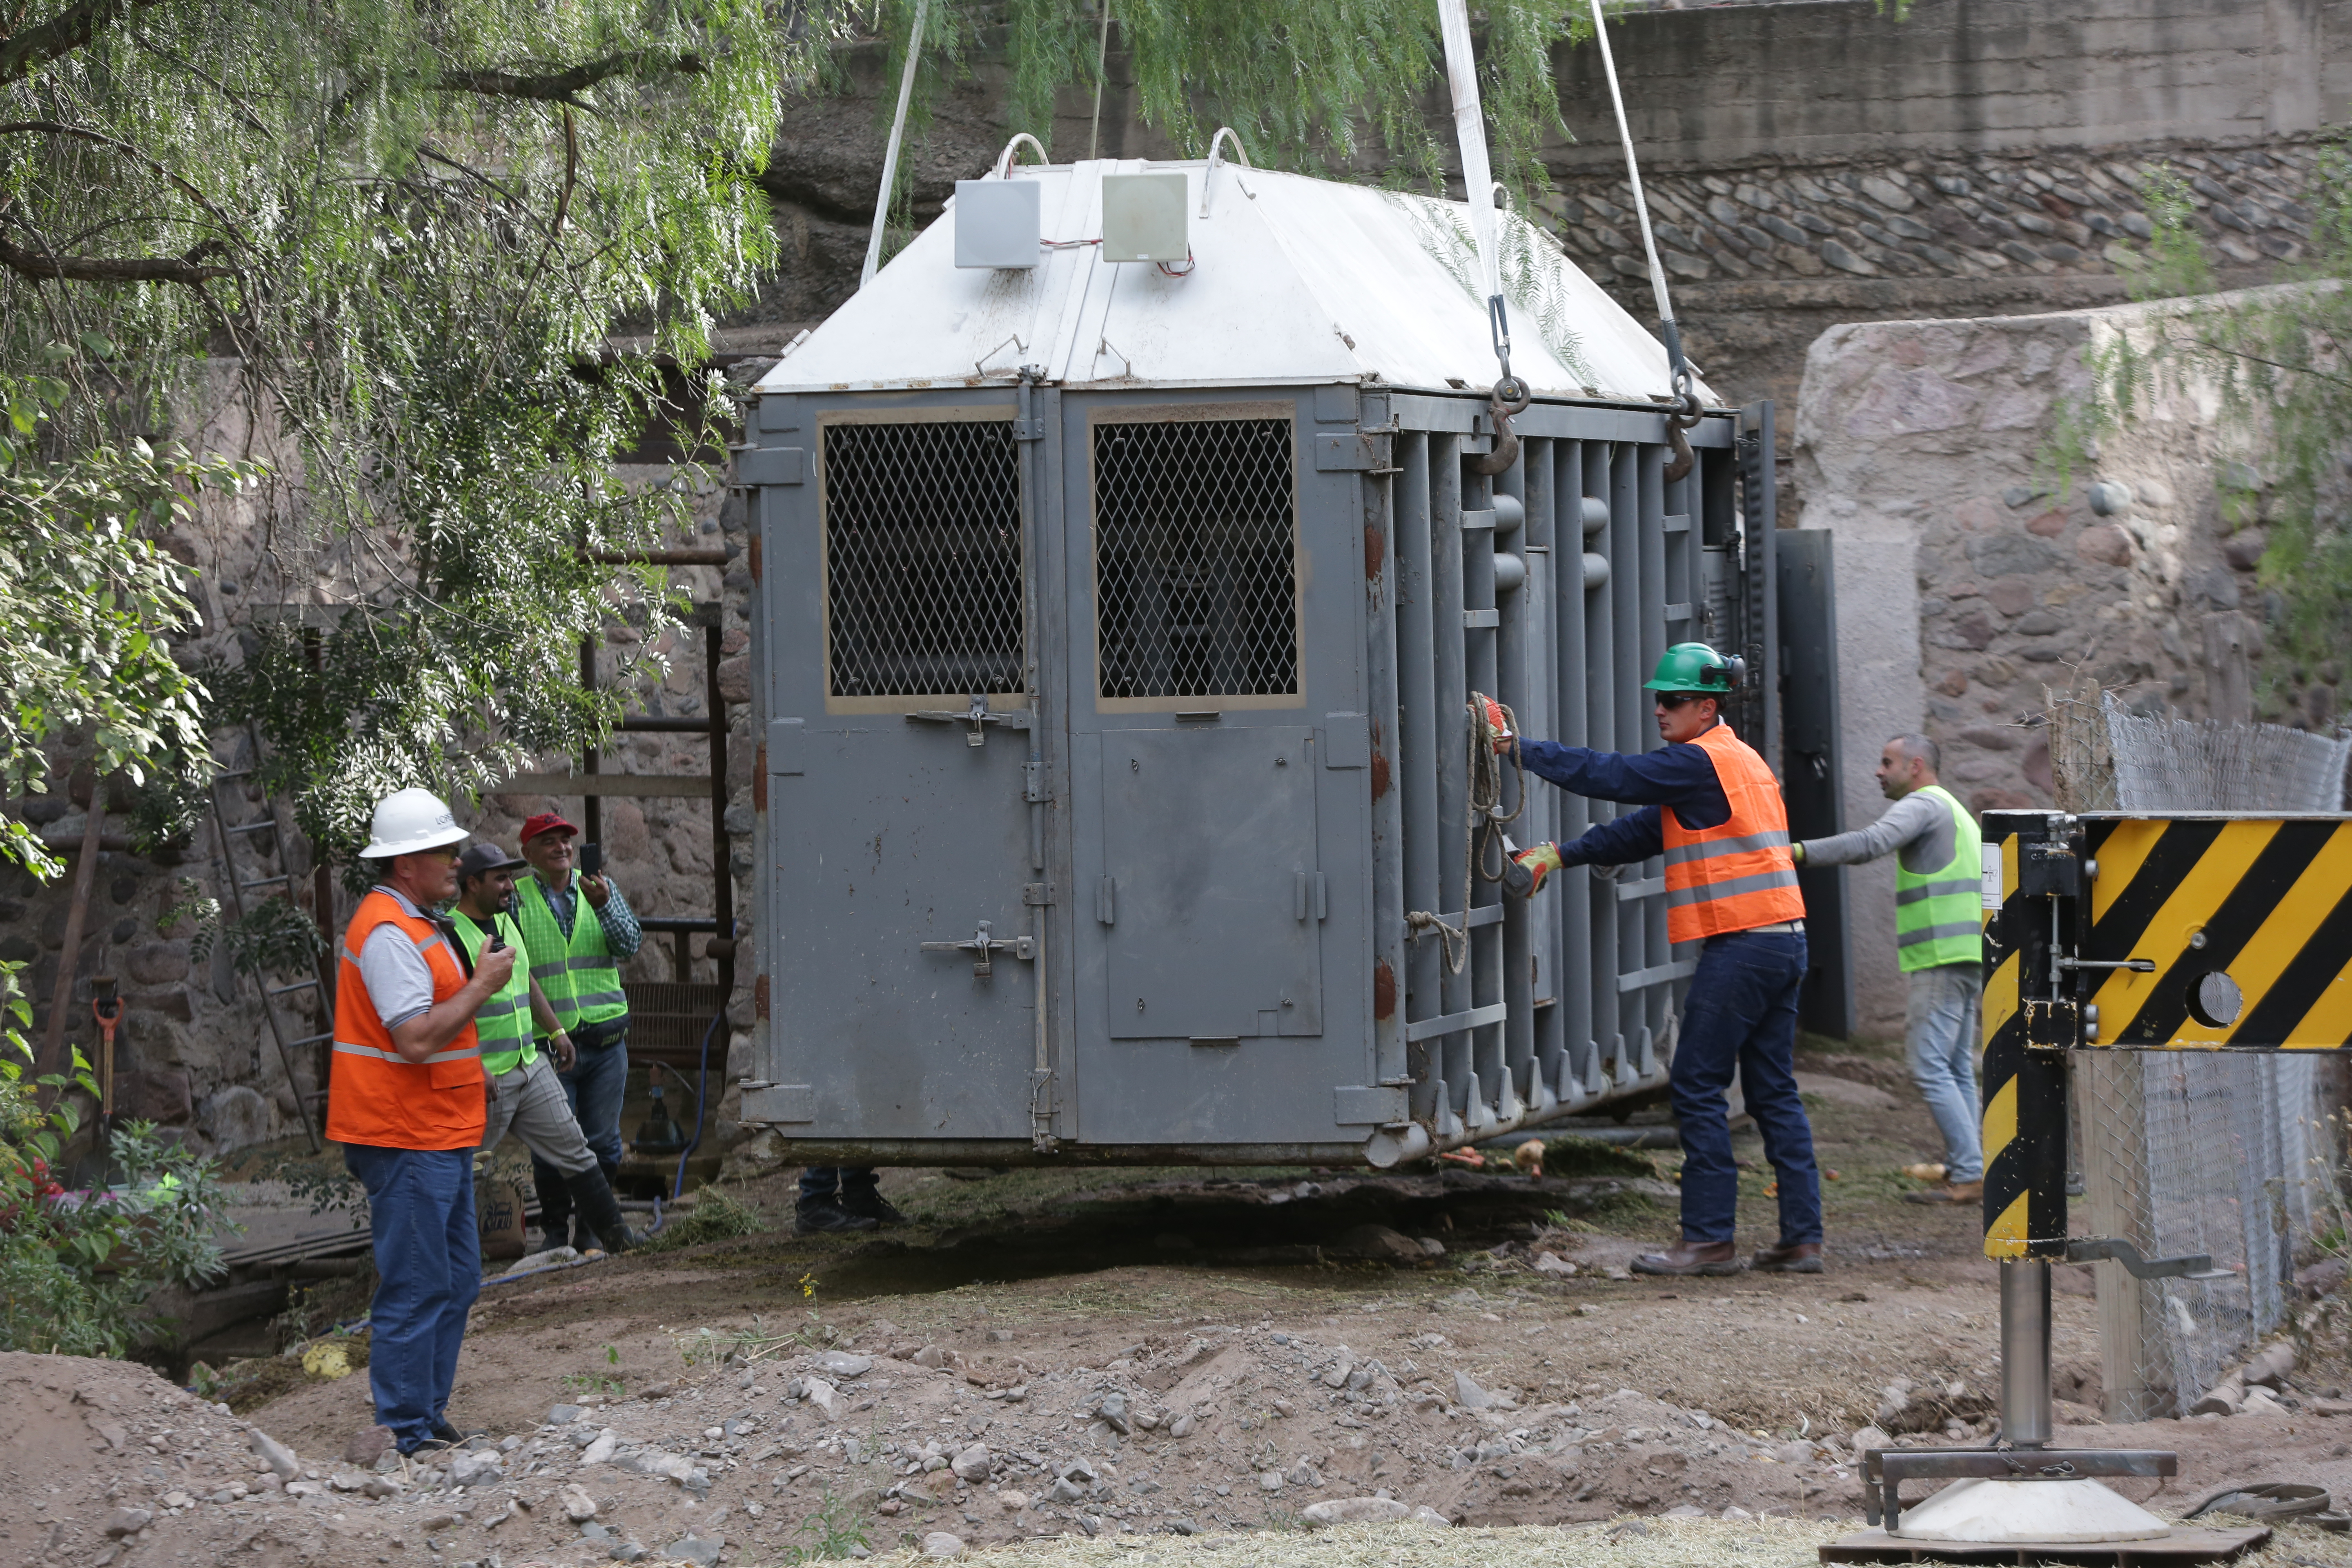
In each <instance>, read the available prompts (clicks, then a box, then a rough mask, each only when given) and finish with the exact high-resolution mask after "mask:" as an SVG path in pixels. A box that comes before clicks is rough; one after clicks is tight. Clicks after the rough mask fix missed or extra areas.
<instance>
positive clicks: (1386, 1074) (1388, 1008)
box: [1358, 397, 1429, 1083]
mask: <svg viewBox="0 0 2352 1568" xmlns="http://www.w3.org/2000/svg"><path fill="white" fill-rule="evenodd" d="M1358 418H1359V421H1360V425H1363V426H1379V425H1385V424H1387V423H1388V400H1387V399H1386V398H1384V397H1367V398H1364V399H1362V400H1361V402H1360V405H1359V414H1358ZM1407 439H1408V437H1403V436H1396V437H1391V445H1392V447H1402V445H1404V443H1405V441H1406V440H1407ZM1389 462H1390V464H1391V466H1392V467H1393V466H1394V465H1396V463H1397V462H1398V458H1396V457H1394V456H1391V458H1390V459H1389ZM1396 478H1397V476H1395V475H1394V474H1378V475H1367V476H1366V478H1365V479H1364V483H1363V506H1364V626H1365V632H1366V647H1365V656H1364V657H1365V668H1364V685H1365V698H1364V700H1365V701H1366V702H1367V703H1369V704H1370V708H1369V711H1370V714H1371V732H1372V778H1371V792H1372V820H1371V831H1372V1081H1373V1082H1375V1083H1396V1082H1401V1081H1402V1080H1403V1079H1404V1077H1405V1072H1406V1068H1405V1042H1404V1020H1405V1013H1404V1009H1403V1008H1402V1007H1401V1006H1400V1005H1398V1004H1399V1002H1400V1000H1401V998H1400V997H1399V995H1398V992H1399V990H1400V989H1401V988H1402V985H1403V984H1404V978H1405V941H1404V911H1405V910H1407V909H1409V908H1411V909H1425V908H1427V907H1429V906H1427V905H1420V904H1408V903H1407V902H1406V901H1405V892H1404V853H1405V851H1404V809H1403V795H1402V792H1400V791H1399V790H1398V788H1397V781H1398V780H1399V779H1401V778H1402V776H1403V773H1402V768H1401V767H1400V766H1399V763H1400V757H1399V753H1398V740H1399V737H1398V734H1397V721H1398V718H1399V715H1400V713H1401V711H1402V705H1401V700H1400V694H1399V690H1398V681H1397V651H1398V649H1397V643H1398V626H1397V558H1396V549H1395V541H1396V537H1397V530H1396V526H1395V520H1396Z"/></svg>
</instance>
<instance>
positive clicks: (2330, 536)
mask: <svg viewBox="0 0 2352 1568" xmlns="http://www.w3.org/2000/svg"><path fill="white" fill-rule="evenodd" d="M2143 194H2144V195H2145V196H2146V199H2147V209H2148V217H2149V221H2150V222H2151V223H2153V224H2154V225H2155V227H2156V233H2155V236H2154V237H2153V238H2152V239H2151V240H2150V242H2149V243H2148V245H2147V247H2145V250H2144V255H2145V258H2146V265H2145V266H2143V267H2142V268H2138V269H2137V272H2136V273H2134V274H2133V275H2132V277H2133V295H2134V297H2135V298H2136V299H2139V300H2148V301H2163V302H2165V308H2163V309H2161V310H2158V311H2156V312H2155V313H2153V315H2152V317H2151V319H2150V321H2149V323H2148V326H2147V329H2146V330H2145V331H2137V332H2133V333H2130V334H2122V335H2118V336H2117V337H2116V338H2115V339H2113V340H2111V341H2109V342H2105V343H2103V344H2101V345H2099V346H2097V347H2096V348H2095V349H2094V350H2093V351H2092V353H2091V354H2090V369H2091V372H2092V387H2091V391H2090V392H2089V393H2088V394H2087V395H2085V396H2084V397H2083V398H2080V399H2078V400H2076V401H2075V402H2074V404H2073V405H2071V406H2069V407H2068V408H2066V409H2065V410H2064V411H2063V420H2062V423H2061V425H2060V426H2059V428H2058V429H2057V430H2056V431H2055V433H2054V434H2053V439H2052V441H2051V444H2050V447H2049V448H2048V451H2047V452H2046V454H2045V457H2046V459H2047V461H2048V464H2049V466H2051V467H2052V468H2054V469H2055V470H2056V472H2057V473H2058V476H2059V477H2060V479H2062V480H2063V479H2068V478H2071V476H2072V474H2073V472H2074V470H2075V469H2076V468H2081V467H2082V466H2084V464H2085V463H2086V462H2087V461H2088V460H2089V459H2090V457H2091V455H2092V454H2093V453H2095V450H2096V443H2097V442H2098V441H2099V440H2100V439H2101V438H2102V437H2105V436H2107V435H2110V434H2113V433H2116V432H2118V431H2121V430H2124V429H2126V428H2129V427H2130V426H2133V425H2135V424H2137V422H2138V421H2139V420H2140V419H2141V418H2142V417H2144V416H2146V415H2147V413H2148V412H2149V410H2150V409H2151V408H2152V407H2153V406H2154V405H2155V404H2156V403H2157V402H2158V400H2161V399H2165V398H2168V397H2174V396H2187V397H2210V398H2213V399H2214V400H2216V402H2217V403H2218V405H2219V407H2220V410H2221V435H2222V437H2223V438H2224V440H2225V441H2226V442H2228V443H2230V444H2231V446H2232V447H2235V449H2236V450H2237V452H2238V453H2239V457H2238V458H2234V459H2232V460H2231V461H2230V462H2229V463H2228V464H2227V465H2226V467H2225V468H2224V469H2223V471H2222V473H2221V475H2220V476H2219V478H2220V489H2221V506H2222V515H2223V517H2224V520H2225V521H2229V522H2230V523H2231V525H2232V526H2234V527H2238V528H2246V527H2252V526H2255V525H2258V524H2259V525H2263V526H2266V527H2267V528H2268V530H2269V540H2268V547H2267V549H2266V550H2265V552H2264V553H2263V563H2262V576H2263V584H2264V585H2265V586H2266V587H2267V588H2269V589H2270V590H2271V591H2272V593H2273V595H2274V602H2275V604H2276V605H2277V606H2278V610H2277V614H2276V616H2275V618H2274V622H2273V626H2272V651H2273V654H2274V655H2277V656H2282V657H2281V658H2280V659H2279V662H2281V663H2282V664H2284V665H2286V666H2289V667H2292V666H2293V665H2294V664H2298V663H2319V662H2323V661H2326V660H2330V659H2336V658H2342V656H2343V650H2344V648H2345V647H2346V646H2347V642H2348V641H2352V526H2347V524H2352V437H2347V432H2352V374H2348V373H2347V364H2346V363H2345V357H2344V353H2345V348H2346V346H2347V344H2352V291H2347V289H2345V287H2344V283H2345V280H2346V279H2352V150H2348V149H2347V143H2346V142H2341V141H2339V142H2336V143H2335V144H2332V145H2330V146H2328V147H2326V148H2325V149H2323V150H2322V152H2321V153H2320V156H2319V159H2318V162H2317V166H2316V168H2315V171H2314V173H2313V176H2312V189H2311V191H2310V193H2309V195H2308V197H2307V198H2306V199H2307V202H2308V205H2310V206H2311V207H2312V208H2313V209H2314V210H2315V216H2314V218H2313V220H2312V224H2311V240H2310V245H2309V247H2308V253H2307V256H2306V258H2305V259H2304V261H2303V262H2302V264H2301V265H2299V266H2298V267H2295V268H2283V269H2282V274H2283V279H2284V283H2283V286H2280V287H2274V288H2269V289H2253V290H2249V291H2244V292H2240V293H2236V294H2216V293H2215V292H2213V289H2214V278H2213V271H2212V268H2211V266H2210V262H2209V261H2208V259H2207V258H2206V254H2205V247H2204V241H2203V239H2202V238H2201V237H2200V235H2199V233H2198V230H2197V228H2196V226H2195V222H2194V219H2195V213H2196V209H2195V206H2194V205H2193V204H2192V203H2191V202H2190V200H2189V191H2188V186H2187V184H2186V182H2185V181H2184V180H2183V179H2182V177H2181V176H2180V175H2179V174H2178V173H2177V172H2175V171H2173V170H2171V169H2168V168H2161V169H2158V170H2157V171H2156V172H2155V173H2154V174H2151V175H2150V177H2149V179H2148V181H2147V186H2146V189H2145V191H2144V193H2143Z"/></svg>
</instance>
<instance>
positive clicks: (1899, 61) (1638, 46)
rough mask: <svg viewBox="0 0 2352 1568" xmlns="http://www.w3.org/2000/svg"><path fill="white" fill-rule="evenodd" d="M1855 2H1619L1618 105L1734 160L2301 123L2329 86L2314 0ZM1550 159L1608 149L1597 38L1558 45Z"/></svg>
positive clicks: (2335, 81) (2329, 66) (2283, 130)
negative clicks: (1560, 120)
mask: <svg viewBox="0 0 2352 1568" xmlns="http://www.w3.org/2000/svg"><path fill="white" fill-rule="evenodd" d="M1892 10H1893V7H1892V6H1891V5H1890V6H1888V7H1886V12H1887V14H1881V11H1880V8H1879V7H1878V6H1876V5H1873V4H1871V3H1869V0H1831V3H1826V4H1819V3H1817V4H1806V5H1739V6H1706V7H1703V8H1694V9H1691V10H1674V11H1651V12H1645V13H1641V14H1637V15H1634V16H1628V17H1627V18H1626V19H1625V21H1624V24H1623V26H1622V27H1621V28H1619V29H1618V30H1617V31H1615V32H1613V33H1612V37H1611V43H1612V51H1613V53H1614V55H1615V57H1616V61H1617V70H1618V79H1619V81H1620V83H1621V84H1622V87H1623V89H1624V92H1625V100H1626V103H1625V107H1626V115H1627V118H1628V120H1629V121H1630V122H1631V124H1632V127H1633V136H1634V140H1635V142H1636V144H1637V145H1638V146H1639V147H1640V148H1641V150H1642V152H1643V156H1644V157H1645V158H1647V159H1649V160H1652V161H1654V162H1656V163H1658V164H1659V165H1660V166H1661V167H1674V166H1701V165H1704V166H1707V167H1713V168H1725V167H1737V166H1738V165H1739V164H1741V163H1746V162H1750V161H1764V162H1779V161H1795V162H1813V161H1830V160H1835V159H1843V158H1849V157H1855V156H1871V157H1880V156H1885V155H1888V154H1892V155H1894V156H1896V157H1907V156H1923V155H1934V154H1948V153H1977V152H2011V151H2028V150H2037V149H2042V148H2055V147H2083V146H2094V145H2102V144H2120V143H2128V142H2162V141H2186V142H2221V143H2224V144H2229V143H2243V142H2256V141H2261V140H2263V139H2266V138H2271V137H2276V136H2282V135H2292V134H2296V133H2300V132H2310V131H2315V130H2317V129H2318V128H2319V126H2320V125H2321V123H2322V122H2323V121H2324V120H2325V119H2326V118H2327V117H2328V116H2330V115H2335V114H2340V113H2341V112H2342V105H2343V102H2344V91H2345V86H2346V78H2347V70H2346V65H2345V60H2346V58H2347V52H2348V51H2347V45H2346V38H2345V34H2346V32H2347V27H2352V22H2347V10H2346V8H2345V7H2343V6H2342V5H2337V4H2329V3H2326V0H2084V3H2082V4H2076V5H2052V4H2049V3H2048V0H1921V3H1920V4H1918V5H1914V6H1913V7H1912V8H1911V12H1910V15H1909V16H1908V18H1907V19H1906V20H1903V21H1899V22H1898V21H1896V20H1895V17H1894V16H1893V15H1892V14H1891V13H1892ZM1558 65H1559V73H1560V77H1561V82H1562V92H1561V100H1562V108H1563V110H1564V112H1565V116H1566V118H1567V121H1568V124H1569V128H1570V131H1572V132H1574V133H1575V135H1576V138H1577V142H1576V144H1575V145H1574V146H1570V147H1561V148H1559V149H1556V150H1554V151H1553V153H1552V154H1551V155H1552V157H1553V158H1554V160H1555V161H1556V162H1557V163H1559V164H1560V165H1562V166H1568V167H1581V166H1589V165H1592V164H1597V163H1609V162H1611V161H1612V160H1617V159H1620V158H1621V157H1622V154H1621V153H1619V152H1618V150H1617V136H1616V128H1615V125H1614V123H1613V121H1612V118H1611V113H1610V109H1609V93H1608V87H1607V83H1606V81H1605V79H1603V78H1602V76H1601V63H1600V51H1599V50H1598V48H1596V47H1591V46H1588V47H1583V48H1580V49H1572V50H1570V49H1563V50H1562V51H1560V55H1559V60H1558Z"/></svg>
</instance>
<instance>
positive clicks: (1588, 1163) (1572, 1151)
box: [1544, 1136, 1658, 1180]
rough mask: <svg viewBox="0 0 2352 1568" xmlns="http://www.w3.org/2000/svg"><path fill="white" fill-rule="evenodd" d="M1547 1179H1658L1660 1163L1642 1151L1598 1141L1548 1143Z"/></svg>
mask: <svg viewBox="0 0 2352 1568" xmlns="http://www.w3.org/2000/svg"><path fill="white" fill-rule="evenodd" d="M1544 1174H1545V1175H1547V1176H1557V1177H1572V1176H1642V1177H1646V1178H1649V1179H1651V1180H1655V1179H1656V1178H1657V1174H1658V1165H1657V1162H1656V1161H1655V1160H1654V1159H1652V1158H1651V1157H1650V1156H1649V1155H1647V1154H1645V1153H1643V1152H1641V1151H1640V1150H1638V1149H1626V1148H1622V1147H1620V1146H1619V1145H1617V1144H1615V1143H1604V1142H1601V1140H1600V1139H1598V1138H1578V1137H1573V1136H1570V1137H1565V1138H1547V1139H1545V1140H1544Z"/></svg>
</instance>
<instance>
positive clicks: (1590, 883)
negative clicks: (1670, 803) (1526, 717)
mask: <svg viewBox="0 0 2352 1568" xmlns="http://www.w3.org/2000/svg"><path fill="white" fill-rule="evenodd" d="M1610 454H1611V448H1610V447H1609V445H1608V443H1606V442H1602V441H1587V442H1585V443H1584V449H1583V458H1584V494H1585V495H1586V496H1587V497H1589V498H1591V499H1592V500H1596V501H1598V502H1599V503H1600V510H1601V512H1602V513H1603V514H1604V515H1603V521H1601V526H1600V527H1599V528H1598V529H1596V530H1594V531H1592V532H1591V533H1589V534H1587V535H1586V539H1585V542H1586V543H1587V544H1588V545H1591V546H1592V547H1593V548H1592V549H1591V551H1590V553H1594V554H1601V553H1605V552H1608V551H1609V550H1610V549H1612V543H1611V530H1610V527H1609V524H1608V521H1606V513H1607V511H1608V496H1609V492H1610V485H1609V468H1610V461H1611V455H1610ZM1583 608H1584V661H1583V670H1582V674H1583V677H1584V712H1583V715H1582V720H1583V721H1582V724H1581V726H1580V729H1581V733H1578V732H1577V731H1576V730H1574V729H1571V730H1568V731H1563V733H1564V734H1565V735H1568V736H1570V737H1572V738H1573V740H1574V741H1575V742H1576V743H1578V744H1580V745H1587V746H1599V747H1601V748H1602V749H1603V750H1607V749H1609V748H1610V747H1612V746H1613V745H1614V744H1615V743H1616V738H1617V689H1616V687H1615V685H1613V684H1612V681H1611V679H1610V672H1611V671H1612V670H1613V669H1615V668H1617V656H1616V651H1615V650H1616V647H1617V605H1616V598H1615V595H1612V594H1611V593H1610V592H1609V590H1608V585H1607V584H1605V583H1602V584H1595V585H1594V586H1593V587H1592V588H1591V589H1589V590H1587V591H1586V592H1585V594H1584V595H1583ZM1567 805H1568V807H1569V817H1568V821H1569V825H1570V826H1575V827H1577V829H1578V830H1579V831H1582V830H1583V829H1584V828H1585V827H1587V826H1591V824H1592V823H1594V822H1595V821H1597V820H1599V819H1600V816H1601V808H1599V807H1597V806H1595V805H1593V804H1592V803H1591V802H1590V801H1588V800H1586V799H1585V798H1584V797H1583V796H1582V795H1574V796H1571V797H1570V800H1569V801H1568V803H1567ZM1610 809H1611V810H1612V812H1613V811H1614V809H1615V808H1614V807H1611V808H1610ZM1577 879H1578V881H1579V882H1580V884H1581V885H1582V887H1583V889H1584V902H1585V910H1586V912H1587V914H1588V915H1589V916H1590V918H1591V929H1590V932H1589V937H1590V941H1589V943H1588V945H1587V946H1586V948H1585V952H1584V963H1583V966H1582V967H1583V969H1584V972H1585V973H1587V974H1589V975H1591V984H1592V1043H1593V1050H1594V1054H1595V1058H1596V1059H1595V1060H1593V1061H1592V1062H1591V1063H1589V1064H1587V1067H1586V1082H1588V1083H1596V1084H1601V1085H1602V1086H1603V1087H1606V1085H1607V1082H1608V1078H1607V1073H1606V1071H1605V1070H1604V1069H1603V1068H1602V1066H1601V1064H1602V1063H1604V1062H1605V1063H1609V1064H1611V1066H1612V1068H1613V1066H1614V1064H1616V1063H1617V1062H1619V1061H1621V1060H1622V1059H1623V1058H1624V1053H1625V1033H1624V1026H1623V1016H1624V1010H1623V1008H1622V1007H1621V1006H1620V1005H1619V1001H1620V999H1619V997H1618V994H1617V884H1616V883H1615V882H1614V881H1613V880H1611V879H1607V878H1603V877H1596V876H1594V875H1592V873H1591V872H1590V871H1589V870H1586V869H1584V868H1581V867H1580V868H1578V870H1577Z"/></svg>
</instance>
